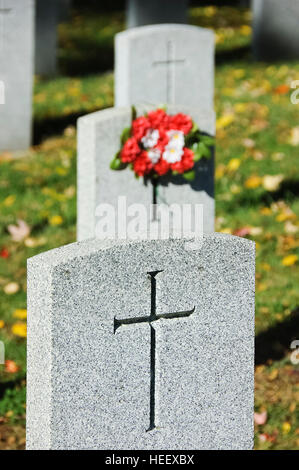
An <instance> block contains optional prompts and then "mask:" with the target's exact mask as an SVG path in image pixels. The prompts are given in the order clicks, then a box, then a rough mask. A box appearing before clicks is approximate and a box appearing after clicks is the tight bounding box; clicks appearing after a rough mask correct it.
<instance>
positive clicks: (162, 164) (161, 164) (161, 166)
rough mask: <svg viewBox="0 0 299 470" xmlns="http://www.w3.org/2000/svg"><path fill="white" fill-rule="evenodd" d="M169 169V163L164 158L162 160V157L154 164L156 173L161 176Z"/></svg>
mask: <svg viewBox="0 0 299 470" xmlns="http://www.w3.org/2000/svg"><path fill="white" fill-rule="evenodd" d="M169 169H170V165H169V163H168V162H167V161H166V160H163V158H160V160H159V161H158V163H156V165H155V166H154V170H155V171H156V172H157V173H158V175H160V176H162V175H165V173H167V172H168V171H169Z"/></svg>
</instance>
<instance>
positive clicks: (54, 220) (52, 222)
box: [49, 215, 63, 226]
mask: <svg viewBox="0 0 299 470" xmlns="http://www.w3.org/2000/svg"><path fill="white" fill-rule="evenodd" d="M62 222H63V218H62V217H61V215H53V216H52V217H51V218H50V220H49V224H50V225H54V226H55V225H61V224H62Z"/></svg>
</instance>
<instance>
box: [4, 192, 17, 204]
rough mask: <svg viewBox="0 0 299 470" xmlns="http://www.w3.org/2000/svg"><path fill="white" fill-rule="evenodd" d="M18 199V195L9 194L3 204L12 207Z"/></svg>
mask: <svg viewBox="0 0 299 470" xmlns="http://www.w3.org/2000/svg"><path fill="white" fill-rule="evenodd" d="M15 200H16V196H14V195H13V194H11V195H10V196H7V197H6V198H5V199H4V201H3V205H4V206H5V207H10V206H12V205H13V203H14V202H15Z"/></svg>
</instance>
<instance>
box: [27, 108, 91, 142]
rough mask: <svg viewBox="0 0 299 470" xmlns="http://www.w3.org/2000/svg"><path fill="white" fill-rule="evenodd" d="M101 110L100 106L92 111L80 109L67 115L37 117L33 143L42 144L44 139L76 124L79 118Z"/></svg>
mask: <svg viewBox="0 0 299 470" xmlns="http://www.w3.org/2000/svg"><path fill="white" fill-rule="evenodd" d="M94 111H99V109H98V108H95V109H94V110H90V111H88V112H87V111H83V110H82V111H80V112H78V113H72V114H67V115H66V116H55V117H47V118H44V119H38V120H37V119H36V120H34V123H33V145H38V144H40V143H41V142H42V141H43V140H44V139H46V138H48V137H53V136H55V135H61V134H62V133H63V131H64V129H65V128H66V127H68V126H71V125H72V126H76V123H77V119H78V118H79V117H81V116H85V115H86V114H89V113H92V112H94Z"/></svg>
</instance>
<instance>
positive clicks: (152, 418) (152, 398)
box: [114, 271, 195, 431]
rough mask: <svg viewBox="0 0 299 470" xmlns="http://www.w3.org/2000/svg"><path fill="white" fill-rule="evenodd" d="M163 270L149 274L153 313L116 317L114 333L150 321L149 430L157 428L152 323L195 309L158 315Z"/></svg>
mask: <svg viewBox="0 0 299 470" xmlns="http://www.w3.org/2000/svg"><path fill="white" fill-rule="evenodd" d="M161 272H162V271H150V272H148V273H147V274H149V275H150V280H151V313H150V315H149V317H136V318H125V319H121V320H117V318H114V333H115V332H116V330H117V329H118V328H119V327H120V326H122V325H131V324H134V323H149V325H150V330H151V352H150V371H151V384H150V424H149V428H148V430H147V431H152V430H153V429H155V427H156V424H155V388H156V331H155V328H154V327H153V325H152V323H153V322H155V321H157V320H160V319H161V318H165V319H170V318H182V317H189V316H190V315H192V313H193V312H194V310H195V307H193V309H192V310H188V311H184V312H172V313H164V314H161V315H157V313H156V276H157V274H159V273H161Z"/></svg>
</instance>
